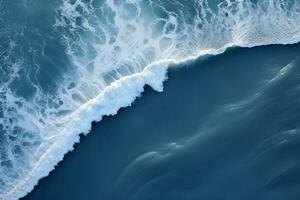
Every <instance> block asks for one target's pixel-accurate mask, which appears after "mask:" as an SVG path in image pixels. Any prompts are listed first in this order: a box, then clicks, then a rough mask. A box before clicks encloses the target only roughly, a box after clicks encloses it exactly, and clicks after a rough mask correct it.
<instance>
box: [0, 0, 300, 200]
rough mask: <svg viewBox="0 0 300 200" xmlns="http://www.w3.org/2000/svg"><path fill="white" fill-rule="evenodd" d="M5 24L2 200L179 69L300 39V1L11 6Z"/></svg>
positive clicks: (0, 19) (1, 45) (146, 0)
mask: <svg viewBox="0 0 300 200" xmlns="http://www.w3.org/2000/svg"><path fill="white" fill-rule="evenodd" d="M16 11H17V12H16ZM0 27H1V28H0V53H1V57H0V67H1V68H0V69H1V70H0V166H1V167H0V194H1V195H0V198H1V199H17V198H20V197H22V196H24V195H26V194H27V193H28V192H29V191H31V190H32V189H33V187H34V185H36V184H37V182H38V180H39V179H40V178H42V177H44V176H47V174H48V173H49V172H50V171H51V170H53V169H54V166H55V165H56V164H57V163H58V162H59V161H60V160H62V159H63V156H64V154H65V153H67V152H68V151H69V150H72V148H73V144H74V143H75V142H78V141H79V134H80V133H85V134H86V133H88V132H89V130H90V128H91V122H92V121H100V120H101V119H102V117H103V116H105V115H114V114H116V113H117V111H118V110H119V109H120V108H121V107H126V106H130V105H131V103H132V102H133V101H134V99H135V98H136V97H137V96H139V95H140V94H141V93H142V92H143V87H144V85H146V84H147V85H150V86H151V87H152V88H153V89H155V90H157V91H162V83H163V81H164V80H165V79H166V72H167V68H168V67H169V65H171V64H176V63H180V62H183V61H186V60H192V59H193V58H195V57H197V56H199V55H203V54H207V53H208V54H217V53H221V52H223V50H224V49H226V48H227V47H231V46H242V47H253V46H258V45H268V44H290V43H296V42H299V41H300V2H299V1H298V0H260V1H257V0H244V1H234V0H224V1H221V0H214V1H213V0H211V1H208V0H178V1H171V0H168V1H165V0H158V1H151V0H126V1H123V0H107V1H103V0H62V1H61V0H53V1H51V2H50V1H46V0H44V1H34V0H20V1H7V0H2V1H0Z"/></svg>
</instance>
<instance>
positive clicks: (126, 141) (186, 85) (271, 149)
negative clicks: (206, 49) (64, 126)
mask: <svg viewBox="0 0 300 200" xmlns="http://www.w3.org/2000/svg"><path fill="white" fill-rule="evenodd" d="M299 50H300V46H299V45H289V46H280V45H277V46H266V47H257V48H252V49H241V48H235V49H231V50H229V51H228V52H226V53H224V54H222V55H219V56H215V57H208V58H204V59H198V60H197V61H196V62H195V63H193V64H191V65H185V66H181V67H180V68H179V67H178V68H174V69H171V70H170V72H169V80H168V81H167V82H166V83H165V88H164V92H163V93H157V92H154V91H153V90H152V89H150V88H149V87H147V88H146V91H145V92H144V93H143V95H142V97H141V98H139V99H138V100H137V101H136V102H135V103H134V105H133V106H132V107H131V108H126V109H122V110H121V111H120V112H119V113H118V115H116V116H113V117H106V118H105V119H104V120H103V121H102V122H100V123H98V124H94V125H93V129H92V131H91V134H89V135H88V136H86V137H82V139H81V142H80V143H79V144H77V145H75V150H74V151H73V152H71V153H69V154H67V156H66V157H65V159H64V161H63V162H61V163H60V164H59V165H58V167H57V168H56V169H55V170H54V171H53V172H51V174H50V175H49V176H48V177H46V178H44V179H42V180H41V182H40V183H39V185H38V186H37V187H36V188H35V189H34V190H33V192H31V193H30V194H29V195H28V196H27V197H26V198H24V199H26V200H38V199H44V200H48V199H49V200H50V199H74V200H77V199H78V200H84V199H91V200H93V199H110V200H112V199H113V200H118V199H128V200H129V199H137V200H141V199H142V200H148V199H149V200H150V199H151V200H165V199H172V200H179V199H187V200H196V199H206V200H207V199H211V200H216V199H220V200H235V199H236V200H240V199H245V200H248V199H249V200H253V199H257V200H260V199H262V200H284V199H289V200H298V199H299V198H300V192H299V191H300V174H299V172H300V161H299V153H300V135H299V134H300V133H299V125H300V124H299V121H298V119H299V117H300V116H299V115H300V114H299V113H300V112H299V109H300V102H299V100H300V98H299V97H300V96H299V95H300V93H299V81H300V79H299V78H300V71H299V70H300V60H299V58H300V57H299V53H298V52H299Z"/></svg>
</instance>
